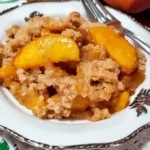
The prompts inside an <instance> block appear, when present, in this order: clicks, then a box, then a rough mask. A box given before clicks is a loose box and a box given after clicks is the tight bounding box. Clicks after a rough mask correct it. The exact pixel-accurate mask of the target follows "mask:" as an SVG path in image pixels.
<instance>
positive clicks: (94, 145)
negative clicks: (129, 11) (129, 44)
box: [0, 1, 150, 149]
mask: <svg viewBox="0 0 150 150" xmlns="http://www.w3.org/2000/svg"><path fill="white" fill-rule="evenodd" d="M52 2H58V1H52ZM61 2H63V1H61ZM31 3H40V2H23V3H21V4H18V5H16V6H14V7H11V8H8V9H6V10H3V11H1V12H0V16H2V15H3V14H5V13H8V12H10V11H12V10H14V9H16V8H20V7H21V6H24V5H26V4H31ZM108 7H109V6H108ZM118 12H120V13H122V12H121V11H119V10H118ZM127 16H128V17H130V18H131V19H132V20H133V21H135V22H137V23H138V24H140V25H141V23H139V22H138V21H137V20H136V19H134V18H133V17H131V16H129V15H127ZM142 27H143V28H145V29H146V30H147V31H150V30H149V28H148V27H147V26H142ZM148 128H150V122H149V123H147V124H145V125H143V126H142V127H139V128H138V129H136V130H135V131H134V132H132V133H131V134H129V135H128V136H126V137H125V138H122V139H120V140H117V141H114V142H110V143H88V144H80V145H70V146H61V145H49V144H45V143H41V142H37V141H33V140H31V139H28V138H26V137H24V136H22V135H21V134H19V133H17V132H15V131H13V130H11V129H9V128H7V127H5V126H2V125H0V130H3V131H5V132H7V133H8V134H10V135H11V136H13V137H14V138H16V139H17V140H19V141H21V142H23V143H26V144H29V145H32V146H35V147H37V148H43V149H99V148H109V147H116V146H118V145H120V144H124V143H125V142H127V141H129V140H130V139H133V138H134V137H135V136H137V135H138V134H139V133H140V132H142V131H143V130H145V129H148Z"/></svg>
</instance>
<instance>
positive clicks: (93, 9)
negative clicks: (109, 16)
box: [82, 0, 106, 23]
mask: <svg viewBox="0 0 150 150" xmlns="http://www.w3.org/2000/svg"><path fill="white" fill-rule="evenodd" d="M82 1H83V2H84V4H85V6H86V7H87V8H88V9H89V10H90V12H91V13H92V15H93V16H94V18H95V19H96V20H98V21H99V22H101V23H105V22H106V19H105V18H104V17H103V15H102V14H101V12H100V11H99V10H98V9H97V8H96V6H95V5H94V4H93V3H92V1H91V0H82Z"/></svg>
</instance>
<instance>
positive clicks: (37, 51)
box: [13, 34, 80, 69]
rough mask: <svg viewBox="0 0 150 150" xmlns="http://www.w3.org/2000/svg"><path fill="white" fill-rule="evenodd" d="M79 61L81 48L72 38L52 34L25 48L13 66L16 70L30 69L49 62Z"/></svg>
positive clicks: (36, 40)
mask: <svg viewBox="0 0 150 150" xmlns="http://www.w3.org/2000/svg"><path fill="white" fill-rule="evenodd" d="M79 60H80V58H79V48H78V46H77V45H76V43H75V42H74V41H73V40H72V39H71V38H70V37H67V36H65V35H60V34H50V35H47V36H43V37H40V38H38V39H35V40H34V41H32V42H30V43H29V44H28V45H26V46H25V47H23V48H22V49H21V50H20V52H19V53H18V54H17V55H16V57H15V58H14V61H13V65H14V66H15V67H16V68H22V69H28V68H34V67H40V66H45V65H46V64H47V63H49V62H50V63H58V62H66V61H79Z"/></svg>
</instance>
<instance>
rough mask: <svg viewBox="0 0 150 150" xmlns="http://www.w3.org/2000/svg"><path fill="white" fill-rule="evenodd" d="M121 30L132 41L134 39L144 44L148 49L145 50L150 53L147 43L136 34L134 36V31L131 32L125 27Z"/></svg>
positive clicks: (149, 46)
mask: <svg viewBox="0 0 150 150" xmlns="http://www.w3.org/2000/svg"><path fill="white" fill-rule="evenodd" d="M122 32H123V33H124V34H125V35H126V36H128V37H130V38H131V39H132V40H133V41H134V40H136V41H137V42H139V43H141V44H143V45H144V46H146V47H147V48H148V49H149V50H146V52H147V53H148V54H150V45H149V44H147V43H146V42H145V41H144V40H143V39H142V38H140V37H139V36H137V35H136V36H135V35H134V33H132V32H131V31H130V30H128V29H125V28H123V30H122ZM143 45H142V46H143Z"/></svg>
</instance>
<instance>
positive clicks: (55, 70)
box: [0, 12, 146, 121]
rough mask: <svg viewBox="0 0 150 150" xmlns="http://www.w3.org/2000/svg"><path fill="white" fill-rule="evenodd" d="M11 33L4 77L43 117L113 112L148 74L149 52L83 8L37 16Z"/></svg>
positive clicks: (2, 51)
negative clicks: (61, 14) (93, 19)
mask: <svg viewBox="0 0 150 150" xmlns="http://www.w3.org/2000/svg"><path fill="white" fill-rule="evenodd" d="M6 33H7V36H8V39H7V40H6V43H3V44H2V43H1V44H0V63H1V66H0V83H1V85H2V86H4V87H6V88H8V89H9V90H10V92H11V93H12V95H13V96H14V97H15V98H16V100H17V101H18V102H19V103H20V104H22V105H24V106H25V107H26V108H28V109H30V110H32V112H33V114H34V115H35V116H37V117H39V118H42V119H52V118H56V119H86V120H91V121H98V120H103V119H107V118H110V116H111V114H114V113H116V112H118V111H121V110H123V109H124V108H126V106H127V105H128V104H129V99H130V96H131V95H133V94H134V92H135V90H136V88H137V87H138V86H139V85H140V84H141V83H142V82H143V81H144V79H145V74H144V73H145V65H146V58H145V56H144V54H143V53H142V52H141V51H139V50H138V49H136V48H134V47H133V46H132V45H131V44H130V43H129V42H128V41H127V40H126V39H125V38H124V37H123V35H122V34H121V33H120V32H119V31H118V30H116V29H114V28H113V27H110V26H109V27H108V26H106V25H104V24H100V23H98V22H90V21H88V20H85V19H84V18H82V17H81V16H80V14H79V13H78V12H72V13H70V14H69V16H68V17H67V18H61V19H58V18H51V17H45V16H44V17H40V16H35V17H34V18H31V19H29V20H28V22H27V23H26V24H25V25H24V26H18V25H13V26H12V27H11V28H10V29H8V30H6Z"/></svg>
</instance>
